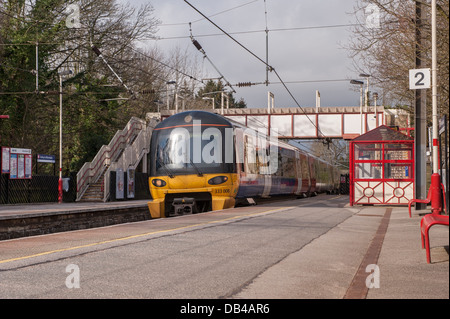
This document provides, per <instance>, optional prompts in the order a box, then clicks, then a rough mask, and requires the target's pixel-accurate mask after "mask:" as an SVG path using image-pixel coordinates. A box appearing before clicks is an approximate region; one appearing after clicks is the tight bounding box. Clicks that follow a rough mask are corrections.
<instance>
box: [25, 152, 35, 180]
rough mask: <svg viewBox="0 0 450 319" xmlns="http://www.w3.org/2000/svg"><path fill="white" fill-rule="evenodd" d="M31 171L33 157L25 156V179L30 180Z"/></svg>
mask: <svg viewBox="0 0 450 319" xmlns="http://www.w3.org/2000/svg"><path fill="white" fill-rule="evenodd" d="M32 171H33V157H32V155H31V154H29V155H25V178H27V179H30V178H31V177H32V176H31V175H32Z"/></svg>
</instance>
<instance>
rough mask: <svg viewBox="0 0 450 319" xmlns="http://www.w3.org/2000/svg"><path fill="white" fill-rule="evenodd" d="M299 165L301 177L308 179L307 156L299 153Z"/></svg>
mask: <svg viewBox="0 0 450 319" xmlns="http://www.w3.org/2000/svg"><path fill="white" fill-rule="evenodd" d="M300 165H301V168H302V178H303V179H309V169H308V158H307V157H306V156H305V155H303V154H302V155H300Z"/></svg>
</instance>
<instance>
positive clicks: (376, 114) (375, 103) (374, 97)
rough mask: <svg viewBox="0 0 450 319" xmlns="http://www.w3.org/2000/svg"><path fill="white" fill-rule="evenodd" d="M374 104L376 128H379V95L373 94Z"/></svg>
mask: <svg viewBox="0 0 450 319" xmlns="http://www.w3.org/2000/svg"><path fill="white" fill-rule="evenodd" d="M373 104H374V106H375V127H378V112H377V106H378V105H377V104H378V93H377V92H375V93H373Z"/></svg>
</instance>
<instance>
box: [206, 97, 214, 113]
mask: <svg viewBox="0 0 450 319" xmlns="http://www.w3.org/2000/svg"><path fill="white" fill-rule="evenodd" d="M203 100H211V101H212V109H213V110H214V109H215V107H214V104H215V103H216V102H215V99H214V98H213V97H204V98H203Z"/></svg>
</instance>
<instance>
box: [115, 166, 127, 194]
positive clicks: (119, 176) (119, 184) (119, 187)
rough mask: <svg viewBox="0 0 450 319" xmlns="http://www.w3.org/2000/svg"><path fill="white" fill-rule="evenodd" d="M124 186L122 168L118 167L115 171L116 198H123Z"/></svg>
mask: <svg viewBox="0 0 450 319" xmlns="http://www.w3.org/2000/svg"><path fill="white" fill-rule="evenodd" d="M124 186H125V185H124V178H123V169H121V168H118V169H117V171H116V199H123V195H124V188H125V187H124Z"/></svg>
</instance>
